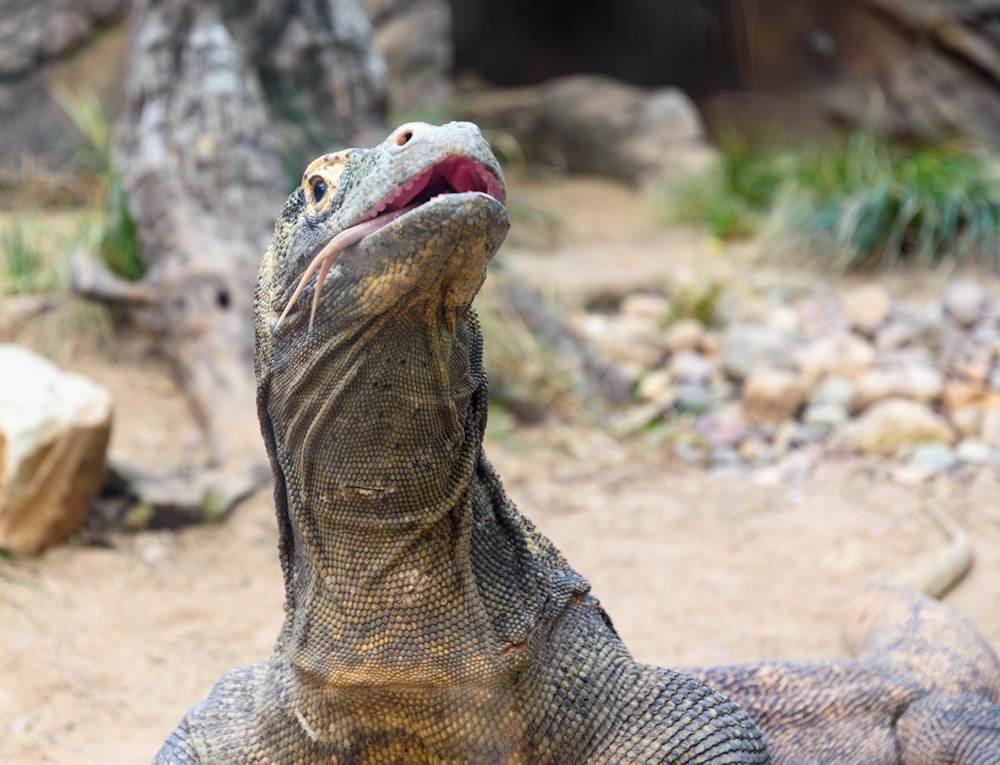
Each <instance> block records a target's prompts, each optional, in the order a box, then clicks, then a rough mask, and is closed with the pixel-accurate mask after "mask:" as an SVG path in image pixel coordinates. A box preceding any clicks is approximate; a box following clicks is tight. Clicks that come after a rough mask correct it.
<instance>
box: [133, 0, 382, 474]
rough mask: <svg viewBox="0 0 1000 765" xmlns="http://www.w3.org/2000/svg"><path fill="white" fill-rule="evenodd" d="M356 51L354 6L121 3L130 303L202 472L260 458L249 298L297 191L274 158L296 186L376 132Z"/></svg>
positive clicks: (371, 63) (373, 106) (368, 79)
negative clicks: (137, 271)
mask: <svg viewBox="0 0 1000 765" xmlns="http://www.w3.org/2000/svg"><path fill="white" fill-rule="evenodd" d="M237 9H239V10H237ZM369 38H370V30H369V28H368V26H367V22H366V21H365V19H364V16H363V14H362V13H361V11H360V9H359V6H358V5H357V3H356V2H355V0H328V1H327V2H323V1H322V0H301V2H292V1H291V0H285V1H284V2H277V3H276V2H265V1H264V0H260V2H258V3H255V4H248V5H247V7H243V6H239V5H237V4H233V3H226V2H222V0H216V2H198V1H197V0H139V2H137V4H136V6H135V9H134V15H133V18H132V29H131V49H130V52H129V56H128V66H127V72H128V75H127V81H126V85H125V87H126V95H125V105H124V109H123V113H122V116H121V119H120V122H119V125H118V143H117V147H118V149H119V153H120V157H119V159H120V160H121V162H122V167H123V168H124V188H125V193H126V198H127V200H128V208H129V212H130V214H131V216H132V220H133V222H134V224H135V228H136V231H137V232H138V234H137V235H138V238H139V245H140V249H141V252H142V258H143V261H144V266H145V276H144V279H143V282H142V284H141V285H138V287H137V293H141V294H143V295H145V296H146V297H148V295H149V294H150V293H151V294H152V295H153V296H155V302H154V303H153V305H152V306H148V305H147V306H145V307H137V309H136V310H137V311H140V312H141V314H142V318H144V319H145V320H147V321H151V322H152V323H153V324H154V326H156V327H157V328H158V329H160V330H162V332H163V333H164V337H165V348H166V351H167V352H168V354H169V355H170V356H171V357H172V359H173V360H174V361H175V362H176V368H177V371H178V374H179V376H180V378H181V380H182V383H183V385H184V388H185V390H186V391H187V393H188V394H189V396H190V399H191V402H192V405H193V408H194V410H195V413H196V415H197V416H198V418H199V420H200V422H201V423H202V425H203V427H204V430H205V433H206V437H207V440H208V443H209V449H210V454H211V461H212V463H213V465H214V466H216V467H218V466H226V467H227V469H229V468H232V469H234V470H239V469H240V468H242V467H245V466H246V465H247V463H255V462H258V461H259V460H261V459H262V456H263V449H261V448H260V437H259V432H258V427H257V420H256V417H255V415H254V412H255V385H254V376H253V325H252V305H251V299H252V293H253V287H254V281H255V278H256V274H257V267H258V264H259V262H260V259H261V257H262V255H263V252H264V250H265V248H266V247H267V244H268V242H269V240H270V236H271V229H272V226H273V224H274V218H275V216H276V215H277V212H278V210H279V209H280V207H281V204H282V202H283V200H284V198H285V196H286V195H287V193H288V191H289V187H290V186H291V185H292V184H293V183H297V182H298V178H297V177H295V178H294V179H291V178H290V175H291V173H290V172H288V171H286V170H285V169H284V167H283V161H282V160H283V156H284V157H285V158H287V160H288V164H289V167H294V168H295V170H294V173H296V174H297V173H298V172H301V168H302V167H304V166H305V164H306V162H307V161H308V160H309V159H311V158H312V156H314V155H315V154H318V153H320V152H321V151H328V150H330V149H333V148H337V147H338V145H343V144H344V143H345V142H347V141H353V140H355V139H357V138H358V137H359V136H362V137H363V136H365V135H366V134H371V133H373V132H374V131H375V129H376V128H377V129H378V131H379V132H380V133H381V132H382V125H381V122H382V111H383V109H384V94H385V77H384V70H383V67H382V66H381V65H380V63H379V60H378V59H377V57H375V55H374V54H373V53H372V49H371V45H370V42H369ZM292 119H294V123H295V124H294V125H293V124H292V122H291V120H292ZM136 302H137V303H139V302H141V301H136ZM255 475H256V473H255Z"/></svg>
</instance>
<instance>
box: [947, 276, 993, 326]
mask: <svg viewBox="0 0 1000 765" xmlns="http://www.w3.org/2000/svg"><path fill="white" fill-rule="evenodd" d="M990 303H991V300H990V293H989V292H987V291H986V289H985V288H984V287H983V286H982V285H981V284H979V282H976V281H973V280H972V279H955V280H954V281H951V282H948V286H946V287H945V289H944V295H943V296H942V298H941V305H942V307H943V308H944V310H945V312H946V313H948V314H949V315H950V316H951V317H952V318H954V319H955V321H957V322H958V323H959V324H961V325H962V326H963V327H967V326H969V325H970V324H975V323H976V322H977V321H979V320H980V319H982V318H983V317H984V316H985V315H986V314H987V312H988V311H989V310H990Z"/></svg>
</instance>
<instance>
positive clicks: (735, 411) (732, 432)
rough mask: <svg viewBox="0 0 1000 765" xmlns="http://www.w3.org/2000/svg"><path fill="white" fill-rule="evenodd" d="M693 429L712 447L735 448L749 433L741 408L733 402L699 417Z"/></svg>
mask: <svg viewBox="0 0 1000 765" xmlns="http://www.w3.org/2000/svg"><path fill="white" fill-rule="evenodd" d="M695 429H696V430H697V432H698V433H699V435H701V436H702V437H703V438H704V439H705V440H706V441H708V443H709V444H710V445H711V446H712V447H723V446H728V447H735V446H736V445H737V444H739V443H740V442H742V441H743V440H744V439H745V438H746V437H747V434H748V433H749V429H748V424H747V419H746V416H745V415H744V414H743V407H742V406H740V405H739V404H737V403H735V402H733V403H729V404H726V405H724V406H721V407H719V408H718V409H716V410H715V411H713V412H709V413H708V414H704V415H702V416H701V417H699V418H698V420H697V422H695Z"/></svg>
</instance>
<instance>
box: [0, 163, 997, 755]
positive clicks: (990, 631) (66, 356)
mask: <svg viewBox="0 0 1000 765" xmlns="http://www.w3.org/2000/svg"><path fill="white" fill-rule="evenodd" d="M526 193H527V192H526ZM530 193H532V194H534V195H535V196H534V197H533V198H532V200H533V201H540V203H544V204H547V205H550V206H551V208H552V209H558V210H563V211H566V210H572V211H575V212H576V214H573V215H569V214H566V217H565V218H564V227H563V229H562V230H561V231H560V232H559V234H558V239H559V244H558V246H557V247H556V249H555V250H553V251H551V252H549V253H547V254H543V255H541V256H538V255H529V254H528V250H529V249H530V241H529V242H528V243H527V244H525V243H524V242H523V241H522V242H521V244H520V246H514V247H511V248H510V250H509V252H508V253H507V255H506V256H505V257H508V259H509V260H510V261H511V262H512V263H516V264H518V265H519V266H520V267H522V269H523V270H524V271H525V272H527V273H528V274H529V277H532V278H535V279H536V280H537V281H538V282H539V283H541V284H547V285H550V286H551V285H552V284H555V283H558V284H559V285H560V289H559V290H554V291H555V292H559V293H560V297H562V299H564V300H567V301H569V302H573V300H574V297H575V296H576V297H578V295H579V293H580V292H581V291H585V290H587V289H588V288H590V289H593V288H594V285H595V284H596V285H599V286H600V288H601V289H605V288H607V287H608V285H609V284H610V285H612V286H614V285H619V286H620V285H622V284H626V286H627V283H633V282H634V283H636V284H639V285H647V286H648V285H649V284H650V283H651V280H658V281H660V282H661V283H662V280H666V279H672V280H677V279H685V278H694V277H697V276H698V275H701V276H704V275H705V274H706V273H716V271H717V272H718V273H722V274H729V275H730V276H732V275H733V274H737V275H739V274H740V272H739V269H740V268H742V267H743V266H744V265H745V264H746V260H745V259H744V255H743V254H740V253H738V252H737V253H735V254H733V253H729V255H728V256H727V257H723V255H722V254H720V253H718V252H717V251H716V249H715V248H713V247H712V246H711V245H710V244H706V243H704V242H702V241H700V239H699V237H698V236H696V235H693V234H690V233H683V232H682V233H677V232H663V231H660V230H658V229H656V228H655V227H653V226H650V225H648V219H647V218H646V217H645V214H644V213H643V212H642V207H641V205H639V204H637V200H636V197H635V196H634V195H633V194H631V193H630V192H628V191H626V190H623V189H620V188H618V187H614V186H611V185H609V184H603V183H602V184H597V183H594V182H579V183H571V184H560V185H558V186H547V187H540V188H536V189H535V190H533V191H532V192H530ZM570 265H571V267H570V268H569V270H568V271H567V270H566V268H565V267H569V266H570ZM566 273H572V279H573V281H572V283H570V282H569V280H568V279H567V280H563V279H562V278H561V276H562V275H564V274H566ZM752 276H753V277H754V279H756V280H760V281H767V280H769V279H772V278H774V275H773V274H769V269H768V267H766V266H765V267H759V268H756V269H755V270H754V271H753V273H752ZM588 278H589V287H588V283H587V280H588ZM742 278H743V277H742V276H741V279H742ZM780 278H781V279H783V280H784V282H785V283H797V284H808V283H809V282H810V281H811V280H812V281H815V275H812V277H810V275H809V274H798V275H795V274H788V273H785V274H782V275H781V277H780ZM752 282H753V280H750V279H748V280H746V283H747V284H750V283H752ZM751 297H752V296H751V295H749V293H747V299H750V298H751ZM734 299H736V298H734ZM8 334H9V333H8ZM18 336H19V337H20V338H22V339H23V338H27V339H28V340H29V341H30V342H31V343H32V344H34V345H36V347H43V348H45V347H49V346H48V342H49V341H50V340H51V338H47V337H44V333H39V332H38V331H34V332H31V331H29V330H27V329H22V330H21V331H20V332H19V334H18ZM67 345H68V346H70V347H71V348H73V349H72V350H71V351H66V352H65V353H62V354H60V353H59V352H57V353H56V356H57V358H60V356H61V358H60V360H61V361H62V362H63V363H64V365H66V366H70V367H73V368H76V369H79V370H81V371H84V372H85V373H87V374H89V375H90V376H92V377H94V378H96V379H98V380H101V381H102V382H104V383H105V384H107V385H108V386H109V387H110V388H111V389H112V392H113V393H114V395H115V397H116V401H117V405H116V406H117V410H116V428H117V430H116V432H115V435H114V440H113V444H112V448H113V449H114V450H115V451H116V452H118V453H123V454H128V455H129V456H130V457H131V458H133V459H135V460H137V461H140V462H145V463H146V464H158V463H159V464H169V463H170V461H174V462H176V461H179V460H180V459H182V456H183V455H185V454H191V453H192V452H193V451H196V448H195V447H197V445H198V436H197V430H196V429H195V427H194V426H193V424H191V422H190V418H189V416H188V413H187V410H186V408H185V406H184V403H183V400H182V398H181V397H180V395H179V392H178V391H177V389H176V386H175V385H174V384H173V383H172V382H171V381H170V378H169V376H168V375H167V373H166V370H165V368H164V367H163V365H162V364H161V363H159V362H156V361H155V359H154V358H153V357H152V356H151V355H150V354H149V352H148V349H147V348H146V347H145V346H144V345H143V344H142V343H138V342H134V343H124V344H121V343H119V346H118V347H117V349H116V350H115V352H114V353H113V354H107V353H98V352H94V351H93V350H92V349H93V344H92V343H91V344H87V343H82V344H79V343H78V344H75V345H74V343H72V342H68V341H67V342H66V343H64V344H63V345H62V346H60V347H63V348H65V347H67ZM79 345H82V350H81V348H80V347H76V346H79ZM88 349H89V350H88ZM50 350H51V348H50ZM248 416H250V415H249V413H248ZM488 448H489V452H490V455H491V458H492V459H493V461H494V463H495V464H496V466H497V468H498V470H499V471H500V473H501V475H502V476H504V479H505V483H506V486H507V489H508V492H509V493H510V494H511V496H512V497H513V498H514V499H515V500H516V501H517V502H518V504H519V506H520V508H521V510H522V511H524V512H525V513H526V514H527V515H528V516H530V517H531V518H532V519H533V520H534V521H535V522H536V523H537V524H538V526H539V527H540V528H541V529H542V530H543V531H544V532H545V533H546V534H548V535H549V536H550V537H551V538H552V539H553V540H554V541H555V542H556V544H557V545H558V546H559V547H560V548H561V549H562V550H563V551H564V552H565V553H566V555H567V556H568V558H569V560H570V561H571V562H572V563H573V564H574V565H575V566H576V567H577V568H578V569H579V570H580V571H581V572H582V573H583V574H584V575H586V576H587V577H588V578H589V579H590V581H591V583H592V585H593V590H594V592H595V593H596V594H597V595H598V597H600V599H601V600H602V601H603V603H604V605H605V607H606V608H607V609H608V611H609V612H610V614H611V616H612V618H613V619H614V621H615V624H616V626H617V627H618V629H619V631H620V633H621V634H622V636H623V638H624V639H625V641H626V643H627V644H628V645H629V646H630V647H631V648H632V650H633V652H634V653H635V655H636V656H637V657H638V658H639V659H641V660H645V661H650V662H655V663H662V664H671V665H689V664H703V663H721V662H733V661H743V660H757V659H775V658H788V659H796V658H807V657H829V656H838V655H842V648H841V644H840V635H841V625H842V623H843V619H844V616H845V614H846V613H847V611H848V609H849V605H850V601H851V599H852V597H853V596H854V595H855V594H856V593H858V592H859V590H860V588H861V586H862V584H863V582H864V581H865V580H866V579H869V578H872V577H877V576H878V575H879V574H882V573H885V572H887V571H891V570H893V569H895V568H897V567H898V566H899V565H900V564H902V563H903V562H906V561H909V560H911V559H913V558H916V557H918V556H920V555H922V554H924V553H926V552H928V551H932V550H934V549H937V548H939V547H940V546H942V545H943V544H944V542H943V540H942V538H941V534H940V532H939V531H938V530H937V528H936V527H935V526H934V525H933V523H932V522H931V521H930V520H928V518H927V516H926V514H925V513H924V512H923V508H924V503H925V501H926V499H927V497H928V496H929V495H932V496H936V497H938V498H940V499H942V500H943V501H944V505H945V506H946V507H947V509H948V511H949V512H950V513H951V515H952V516H953V517H955V518H956V519H957V520H959V521H960V522H961V523H962V525H963V526H964V527H965V528H966V530H967V531H968V532H969V535H970V538H971V539H972V540H973V543H974V546H975V551H976V556H977V558H976V565H975V568H974V569H973V571H972V573H971V574H970V575H969V576H968V577H967V578H966V579H965V580H964V581H963V582H962V583H961V584H960V585H959V586H958V587H957V588H956V589H955V590H954V591H953V592H952V593H951V594H949V595H948V596H947V602H948V603H949V604H950V605H951V606H953V607H954V608H955V609H957V610H958V611H960V612H962V613H965V614H967V615H969V616H970V617H972V618H973V619H974V620H975V621H976V622H977V623H978V624H979V625H980V626H981V627H982V629H983V631H984V632H985V634H986V635H987V636H988V638H989V639H990V640H991V641H992V642H993V643H994V644H995V645H998V646H1000V609H998V608H997V604H998V603H1000V577H998V576H997V572H998V570H1000V502H998V499H1000V477H998V475H997V474H996V473H995V472H992V471H989V470H984V471H983V472H982V473H981V474H979V475H978V476H976V477H974V478H972V479H971V480H968V481H964V482H961V483H958V482H954V481H951V480H950V479H941V480H940V481H939V483H937V484H934V485H931V486H927V485H924V486H919V487H908V486H901V485H898V484H895V483H893V482H891V481H889V480H888V479H887V478H886V472H887V471H886V469H885V466H883V465H878V464H873V463H870V462H861V461H858V460H854V459H848V458H837V459H833V458H831V460H829V461H827V462H824V463H823V464H822V466H821V467H820V469H819V470H817V471H816V472H815V473H814V474H813V475H812V476H811V477H810V478H808V479H807V480H803V481H798V482H791V483H781V484H778V485H769V486H767V485H758V484H756V483H754V482H753V481H751V480H748V479H744V478H720V477H713V476H712V475H709V474H708V473H705V472H701V471H697V470H694V469H691V468H688V467H685V466H683V465H681V464H679V463H678V462H677V461H676V460H675V459H674V458H673V457H672V456H671V450H670V448H669V446H667V445H666V444H664V443H662V442H658V441H657V440H656V439H655V438H644V439H634V440H632V441H629V442H627V443H621V442H617V441H615V440H614V439H612V438H611V437H609V436H607V435H606V434H605V433H603V432H601V431H600V430H598V429H596V428H593V427H585V426H581V425H573V426H570V425H565V424H559V423H548V424H545V425H543V426H540V427H535V428H532V429H525V430H516V431H514V432H513V433H512V434H508V435H506V436H505V437H504V438H503V440H502V441H501V442H499V443H490V444H489V446H488ZM272 513H273V511H272V509H271V503H270V498H269V496H268V494H267V492H260V493H259V494H257V495H256V496H255V497H253V498H252V499H251V500H250V501H248V502H246V503H245V504H243V505H242V506H241V507H240V508H239V509H238V510H237V511H236V513H235V514H234V515H233V517H232V518H230V519H229V520H228V521H227V522H226V523H224V524H222V525H218V526H210V527H201V528H191V529H187V530H184V531H180V532H143V533H138V534H120V535H116V536H114V538H113V539H112V545H111V546H110V547H97V546H86V545H82V544H70V545H67V546H62V547H59V548H57V549H54V550H52V551H50V552H49V553H47V554H46V555H45V556H43V557H42V558H40V559H38V560H30V561H24V560H22V561H10V560H0V761H2V762H4V763H8V765H22V764H23V765H27V764H28V763H32V764H34V763H67V764H69V763H72V764H73V765H86V764H87V763H101V764H102V765H114V764H115V763H136V762H148V761H149V760H150V758H151V757H152V756H153V754H154V753H155V751H156V750H157V748H158V747H159V745H160V743H161V742H162V741H163V739H164V738H165V736H166V735H167V734H168V733H169V731H170V730H171V728H172V727H173V726H174V724H175V723H176V722H177V721H178V720H179V719H180V717H181V716H182V715H183V713H184V711H185V709H186V708H187V707H188V706H190V705H191V704H193V703H194V702H196V701H198V700H199V699H200V698H202V697H203V696H204V695H205V694H206V693H207V691H208V690H209V688H210V687H211V685H212V683H213V682H214V681H215V680H216V679H217V678H218V677H219V676H220V675H222V674H223V673H225V672H226V671H227V670H229V669H231V668H233V667H236V666H238V665H241V664H245V663H249V662H253V661H257V660H260V659H262V658H263V657H265V656H266V655H267V654H268V653H269V651H270V649H271V644H272V641H273V639H274V637H275V635H276V634H277V630H278V627H279V625H280V622H281V618H282V608H281V604H282V594H283V593H282V587H281V579H280V573H279V570H278V565H277V560H276V553H275V541H276V532H275V528H274V520H273V515H272Z"/></svg>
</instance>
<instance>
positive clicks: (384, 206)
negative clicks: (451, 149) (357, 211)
mask: <svg viewBox="0 0 1000 765" xmlns="http://www.w3.org/2000/svg"><path fill="white" fill-rule="evenodd" d="M467 191H481V192H482V193H484V194H489V195H490V196H491V197H494V198H495V199H498V200H499V201H500V202H501V203H506V201H507V200H506V199H505V198H504V193H503V189H502V188H501V187H500V184H499V183H498V182H497V179H496V178H494V177H493V175H492V174H491V173H490V172H489V171H488V170H487V169H486V168H485V167H483V166H482V165H480V164H479V163H478V162H475V161H473V160H471V159H467V158H465V157H448V158H447V159H445V160H442V161H441V162H438V163H437V164H436V165H434V167H432V168H430V169H429V170H425V171H424V172H422V173H420V175H416V176H414V177H413V178H410V180H408V181H406V183H404V184H403V185H402V186H400V187H399V188H398V189H396V190H395V191H394V192H392V193H391V194H390V195H389V196H387V197H386V198H385V199H383V200H382V201H381V202H379V203H378V204H377V205H375V207H374V208H372V210H371V211H370V212H369V213H368V214H367V215H366V216H364V218H363V220H369V219H371V218H376V217H379V216H380V215H384V214H385V213H391V212H395V211H396V210H399V209H402V208H404V207H408V206H414V207H415V206H417V205H420V204H423V203H424V202H428V201H430V200H431V199H433V198H434V197H437V196H441V195H442V194H462V193H465V192H467Z"/></svg>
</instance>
